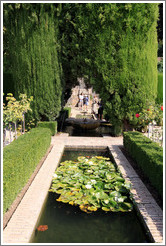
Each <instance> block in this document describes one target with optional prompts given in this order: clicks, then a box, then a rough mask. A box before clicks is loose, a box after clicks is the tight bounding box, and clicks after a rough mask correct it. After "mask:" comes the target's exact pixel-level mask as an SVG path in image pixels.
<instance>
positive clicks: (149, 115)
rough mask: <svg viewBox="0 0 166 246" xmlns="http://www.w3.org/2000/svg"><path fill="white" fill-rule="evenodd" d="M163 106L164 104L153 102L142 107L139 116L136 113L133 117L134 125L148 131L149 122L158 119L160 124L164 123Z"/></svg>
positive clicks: (138, 128)
mask: <svg viewBox="0 0 166 246" xmlns="http://www.w3.org/2000/svg"><path fill="white" fill-rule="evenodd" d="M161 106H162V105H159V104H155V105H153V104H151V105H148V106H147V107H146V108H144V109H142V111H141V112H139V117H138V118H137V117H136V115H135V116H134V117H133V120H132V121H131V124H132V126H133V127H134V128H135V129H136V130H138V131H142V130H144V131H146V130H147V129H146V128H147V126H148V124H149V123H153V121H156V123H157V125H158V126H161V125H163V110H162V109H161Z"/></svg>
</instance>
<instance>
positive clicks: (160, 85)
mask: <svg viewBox="0 0 166 246" xmlns="http://www.w3.org/2000/svg"><path fill="white" fill-rule="evenodd" d="M157 103H159V104H161V103H163V73H158V86H157Z"/></svg>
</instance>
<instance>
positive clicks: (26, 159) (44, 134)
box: [3, 128, 51, 212]
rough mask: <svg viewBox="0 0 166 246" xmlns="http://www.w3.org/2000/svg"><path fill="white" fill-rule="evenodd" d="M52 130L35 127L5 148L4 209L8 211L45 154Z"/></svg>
mask: <svg viewBox="0 0 166 246" xmlns="http://www.w3.org/2000/svg"><path fill="white" fill-rule="evenodd" d="M50 141H51V131H50V130H49V129H45V128H35V129H32V130H31V131H29V132H27V133H26V134H24V135H22V136H20V137H19V138H18V139H17V140H15V141H14V142H12V143H11V144H10V145H8V146H6V147H5V148H4V153H3V211H4V212H6V211H7V209H9V207H10V206H11V204H12V202H13V201H14V199H15V198H16V196H17V195H18V193H19V192H20V191H21V190H22V188H23V187H24V185H25V184H26V183H27V181H28V179H29V178H30V176H31V175H32V173H33V171H34V170H35V168H36V166H37V164H38V163H39V161H40V160H41V158H42V157H43V156H44V155H45V153H46V151H47V149H48V147H49V146H50Z"/></svg>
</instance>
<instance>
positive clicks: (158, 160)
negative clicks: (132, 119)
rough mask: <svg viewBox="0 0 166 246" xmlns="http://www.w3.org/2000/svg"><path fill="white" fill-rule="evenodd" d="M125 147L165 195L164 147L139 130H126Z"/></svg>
mask: <svg viewBox="0 0 166 246" xmlns="http://www.w3.org/2000/svg"><path fill="white" fill-rule="evenodd" d="M123 139H124V140H123V141H124V142H123V144H124V147H125V148H126V150H127V151H128V152H129V154H130V155H131V157H132V158H133V159H134V160H135V162H136V163H137V164H138V166H139V167H140V168H141V169H142V171H143V172H144V174H145V176H146V177H147V178H148V179H149V181H150V182H151V184H152V185H153V186H154V187H155V188H156V190H157V191H158V193H159V194H160V196H161V197H162V196H163V149H162V147H160V146H159V145H158V144H157V143H154V142H152V141H151V140H150V139H149V138H147V137H145V136H144V135H142V134H141V133H139V132H124V138H123Z"/></svg>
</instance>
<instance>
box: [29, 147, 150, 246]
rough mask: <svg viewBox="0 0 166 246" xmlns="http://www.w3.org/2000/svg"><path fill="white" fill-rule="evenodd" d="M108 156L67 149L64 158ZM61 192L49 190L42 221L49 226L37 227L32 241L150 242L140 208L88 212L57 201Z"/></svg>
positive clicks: (39, 222)
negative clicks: (46, 228)
mask: <svg viewBox="0 0 166 246" xmlns="http://www.w3.org/2000/svg"><path fill="white" fill-rule="evenodd" d="M80 155H84V156H90V157H91V156H94V155H102V156H108V153H107V152H103V151H101V152H98V151H97V152H96V151H95V152H92V151H91V152H89V151H86V152H85V151H73V150H72V151H65V152H64V155H63V157H62V160H61V161H65V160H69V159H70V160H71V159H72V160H76V159H77V157H78V156H80ZM57 197H58V195H56V194H55V193H52V192H49V193H48V197H47V199H46V203H45V205H44V208H43V211H42V213H41V217H40V220H39V221H38V223H37V225H36V228H37V227H38V226H39V225H47V226H48V230H46V231H43V232H42V231H37V230H35V232H34V235H33V238H32V240H31V243H148V242H149V240H148V237H147V234H146V232H145V231H144V229H143V227H142V225H141V223H140V221H139V218H138V216H137V214H136V212H135V211H134V210H133V211H132V212H127V213H122V212H114V213H113V212H104V211H102V210H100V211H97V212H93V213H91V214H87V213H85V212H83V211H81V210H80V209H79V208H78V207H75V206H71V205H69V204H65V203H61V202H57V201H56V198H57Z"/></svg>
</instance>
